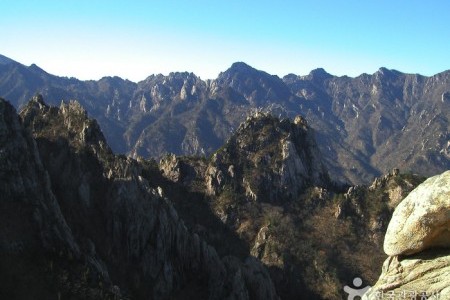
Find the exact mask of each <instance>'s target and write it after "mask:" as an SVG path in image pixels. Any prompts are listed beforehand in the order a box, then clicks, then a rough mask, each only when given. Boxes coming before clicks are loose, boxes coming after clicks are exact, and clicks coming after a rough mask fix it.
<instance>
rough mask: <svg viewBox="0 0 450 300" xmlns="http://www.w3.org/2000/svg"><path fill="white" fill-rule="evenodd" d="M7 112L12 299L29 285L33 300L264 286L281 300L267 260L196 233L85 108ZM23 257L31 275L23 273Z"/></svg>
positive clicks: (4, 146) (4, 145)
mask: <svg viewBox="0 0 450 300" xmlns="http://www.w3.org/2000/svg"><path fill="white" fill-rule="evenodd" d="M0 108H1V109H0V112H1V113H2V114H1V116H0V131H1V137H0V140H1V150H2V151H1V155H2V156H1V159H2V164H1V168H2V169H1V172H0V176H2V184H1V186H0V187H1V193H2V194H3V195H7V197H6V198H4V197H2V200H1V201H0V205H2V210H1V213H0V214H1V216H0V219H1V220H2V221H1V222H4V224H3V225H4V226H2V232H3V233H4V234H5V236H7V237H9V238H7V239H6V238H4V237H3V236H2V247H1V248H0V251H2V255H1V256H0V257H1V258H2V260H1V264H2V268H1V269H0V270H1V271H0V277H1V278H8V277H11V278H13V279H11V280H13V281H14V284H13V283H12V281H11V280H10V281H2V283H1V285H2V286H1V288H0V290H1V291H2V293H3V292H4V291H6V294H5V295H7V296H11V297H9V298H14V297H19V298H23V297H21V296H22V295H23V294H21V293H22V292H21V291H19V290H17V289H16V288H15V287H14V285H17V286H22V285H23V286H31V287H36V286H37V287H40V289H38V288H36V289H35V290H33V289H31V290H29V293H30V294H33V292H36V291H37V292H38V293H37V294H36V295H37V296H36V295H34V298H57V297H62V298H74V299H111V298H114V297H115V298H116V299H118V298H132V299H166V298H179V299H182V298H183V294H191V295H195V296H196V297H202V298H205V299H248V298H249V297H251V295H260V294H259V293H260V291H259V289H258V285H259V284H260V285H263V286H265V287H266V289H265V291H266V293H264V295H262V296H263V297H262V299H276V298H277V295H276V293H275V289H274V288H273V284H272V282H271V280H270V277H269V276H262V277H261V274H264V272H266V271H265V269H264V267H263V266H262V265H261V264H258V263H256V264H255V262H248V261H242V260H240V259H237V258H231V259H225V258H223V259H222V258H221V257H219V255H218V254H217V252H216V250H215V249H214V248H212V247H211V246H209V245H208V244H206V243H205V242H204V241H203V240H202V239H201V238H199V236H198V235H196V234H192V233H190V232H189V231H188V229H187V228H186V226H185V225H184V222H183V220H181V219H180V217H179V216H178V214H177V212H176V211H175V209H174V207H173V205H172V203H171V202H170V200H169V199H167V198H164V197H161V194H163V192H162V191H161V190H155V189H153V188H151V187H150V183H149V181H148V180H147V179H146V178H145V177H144V173H145V172H144V170H143V166H142V165H141V164H140V163H138V162H137V161H135V160H133V159H130V158H126V157H124V156H115V155H113V154H112V151H111V149H110V148H109V147H108V145H107V144H106V143H105V141H104V137H103V134H102V133H101V131H100V130H99V128H98V126H97V125H96V122H95V121H93V120H90V119H89V118H87V114H86V112H85V111H84V110H83V109H82V108H81V107H80V105H79V104H78V103H77V102H69V103H68V104H62V105H61V107H60V108H55V107H49V106H47V105H46V104H45V103H44V102H43V101H42V98H40V97H35V98H34V99H33V100H32V101H30V103H29V104H28V105H27V106H26V107H25V108H24V109H23V111H22V112H21V119H22V122H23V125H22V124H21V122H20V121H19V118H18V117H17V115H16V114H15V112H14V110H13V108H12V107H11V106H10V105H9V104H8V103H7V102H5V101H3V100H1V101H0ZM24 126H25V127H26V129H24ZM28 132H32V134H33V136H34V139H33V138H32V137H31V136H30V135H29V133H28ZM3 179H4V180H3ZM4 182H5V184H4ZM18 214H20V215H18ZM12 216H19V218H17V219H14V218H12ZM18 239H20V240H18ZM36 249H37V250H39V251H36ZM18 250H20V251H22V252H23V253H28V254H29V255H30V257H31V256H35V257H36V260H35V261H28V260H27V259H29V258H27V256H26V255H22V254H21V253H22V252H20V251H19V252H18ZM60 253H61V254H60ZM54 257H56V258H58V259H56V258H54ZM8 260H10V262H9V263H8ZM18 261H19V262H20V263H21V264H20V266H22V267H23V268H24V269H25V268H27V269H29V270H31V271H30V272H32V273H30V274H27V273H25V272H22V273H20V272H16V271H15V270H14V269H13V267H12V266H13V265H14V264H16V262H18ZM4 266H7V268H6V267H4ZM49 269H50V272H49ZM51 270H57V271H54V272H52V271H51ZM40 278H44V279H46V278H47V281H46V284H40V283H41V282H40V280H41V279H40ZM5 282H6V283H5ZM42 293H43V295H42ZM1 295H3V294H1Z"/></svg>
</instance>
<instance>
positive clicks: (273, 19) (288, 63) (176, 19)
mask: <svg viewBox="0 0 450 300" xmlns="http://www.w3.org/2000/svg"><path fill="white" fill-rule="evenodd" d="M0 12H1V18H0V37H1V39H0V54H2V55H5V56H7V57H9V58H11V59H14V60H16V61H18V62H20V63H22V64H25V65H30V64H32V63H35V64H37V65H38V66H39V67H41V68H43V69H44V70H46V71H47V72H49V73H51V74H55V75H59V76H67V77H76V78H79V79H82V80H88V79H95V80H97V79H99V78H101V77H103V76H120V77H122V78H124V79H129V80H132V81H140V80H143V79H145V78H146V77H147V76H149V75H151V74H158V73H161V74H165V75H167V74H168V73H169V72H174V71H188V72H194V73H195V74H196V75H198V76H200V77H201V78H202V79H214V78H216V77H217V75H218V74H219V73H220V72H221V71H225V70H226V69H227V68H229V67H230V66H231V64H232V63H233V62H237V61H243V62H246V63H247V64H249V65H251V66H253V67H254V68H256V69H260V70H264V71H266V72H268V73H270V74H275V75H278V76H280V77H281V76H284V75H287V74H289V73H294V74H298V75H306V74H308V73H309V72H310V71H311V70H313V69H316V68H319V67H321V68H324V69H325V70H326V71H328V72H329V73H331V74H334V75H340V76H341V75H348V76H358V75H360V74H362V73H369V74H372V73H374V72H376V70H378V69H379V68H380V67H387V68H389V69H396V70H399V71H402V72H406V73H420V74H423V75H433V74H436V73H439V72H442V71H444V70H447V69H450V17H449V12H450V1H448V0H433V1H425V0H420V1H418V0H296V1H291V0H285V1H283V0H281V1H274V0H272V1H267V0H259V1H254V0H239V1H238V0H227V1H214V0H208V1H204V0H189V1H187V0H185V1H182V0H178V1H175V0H163V1H158V0H155V1H150V0H147V1H133V0H128V1H116V0H108V1H104V0H90V1H85V0H77V1H72V0H64V1H61V0H58V1H54V0H39V1H37V0H34V1H33V0H29V1H24V0H2V1H1V2H0Z"/></svg>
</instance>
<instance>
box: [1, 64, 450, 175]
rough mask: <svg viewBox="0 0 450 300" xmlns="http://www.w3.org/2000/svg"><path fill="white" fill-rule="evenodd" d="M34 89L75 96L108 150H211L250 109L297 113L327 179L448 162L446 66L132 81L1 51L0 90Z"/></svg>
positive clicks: (22, 93)
mask: <svg viewBox="0 0 450 300" xmlns="http://www.w3.org/2000/svg"><path fill="white" fill-rule="evenodd" d="M36 93H40V94H42V95H43V96H44V98H45V99H46V101H47V102H48V103H49V104H51V105H59V104H60V103H61V101H62V100H69V99H77V100H78V101H79V102H80V104H81V105H82V106H83V107H84V108H86V110H87V111H88V113H89V115H90V116H92V117H94V118H95V119H97V121H98V122H99V124H100V126H101V128H102V130H103V133H104V135H105V137H106V140H107V141H108V143H109V144H110V145H111V148H112V149H113V151H114V152H116V153H124V154H127V155H129V156H131V157H139V156H141V157H144V158H149V157H154V158H157V159H159V158H161V157H163V156H164V155H165V154H166V153H174V154H176V155H202V156H206V157H207V156H209V155H211V154H212V153H213V152H214V151H216V150H217V149H219V148H220V147H221V146H222V145H223V144H224V143H225V142H226V141H227V140H228V139H229V138H230V137H231V135H232V133H233V132H234V131H235V130H236V129H237V128H238V126H239V124H240V123H241V122H243V121H244V120H245V119H246V118H247V117H248V116H249V115H252V114H253V113H255V112H258V111H259V112H270V113H271V114H272V115H275V116H276V117H279V118H290V119H291V120H293V119H294V118H295V117H296V116H298V115H301V116H303V117H304V118H305V119H306V121H307V122H308V124H309V126H310V127H311V129H312V130H314V132H315V138H316V140H317V145H318V149H319V151H320V152H321V153H322V156H323V159H324V163H325V164H326V165H327V168H328V172H329V174H330V176H331V177H332V178H334V179H335V180H337V181H340V182H342V183H349V184H362V183H365V184H367V183H370V182H371V181H372V180H373V179H374V178H375V177H376V176H380V175H382V174H385V173H387V172H388V171H389V170H391V169H392V168H399V169H401V170H402V172H413V173H418V174H421V175H423V176H431V175H434V174H437V173H440V172H442V171H444V170H447V169H449V168H450V125H449V117H450V71H445V72H442V73H439V74H436V75H434V76H430V77H426V76H422V75H419V74H404V73H401V72H399V71H395V70H388V69H386V68H380V69H379V70H378V71H377V72H375V73H374V74H371V75H370V74H361V75H360V76H358V77H355V78H351V77H347V76H341V77H337V76H333V75H331V74H328V73H327V72H326V71H325V70H323V69H316V70H313V71H311V73H310V74H309V75H306V76H298V75H294V74H289V75H287V76H285V77H283V78H279V77H278V76H274V75H270V74H268V73H266V72H263V71H260V70H256V69H254V68H252V67H250V66H248V65H247V64H245V63H242V62H239V63H234V64H233V65H232V66H231V67H230V68H229V69H228V70H226V71H224V72H222V73H220V74H219V76H218V77H217V78H216V79H214V80H202V79H200V78H199V77H197V76H196V75H195V74H192V73H187V72H184V73H170V74H169V75H168V76H164V75H160V74H159V75H151V76H149V77H148V78H146V79H145V80H143V81H140V82H138V83H134V82H131V81H128V80H123V79H121V78H119V77H104V78H102V79H100V80H98V81H94V80H89V81H81V80H78V79H75V78H67V77H58V76H54V75H51V74H49V73H47V72H45V71H44V70H42V69H41V68H39V67H38V66H36V65H34V64H33V65H31V66H24V65H22V64H20V63H18V62H15V61H13V60H11V59H9V58H7V57H4V56H1V57H0V96H1V97H3V98H5V99H8V100H9V101H10V102H11V103H12V104H13V105H14V106H15V107H16V108H17V109H19V108H21V107H23V106H24V104H25V103H26V102H27V101H28V100H29V99H30V98H31V97H32V96H33V95H34V94H36Z"/></svg>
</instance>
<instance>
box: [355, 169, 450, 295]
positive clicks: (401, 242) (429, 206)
mask: <svg viewBox="0 0 450 300" xmlns="http://www.w3.org/2000/svg"><path fill="white" fill-rule="evenodd" d="M384 251H385V252H386V254H388V255H389V257H388V258H387V259H386V261H385V262H384V264H383V269H382V273H381V275H380V278H379V279H378V282H377V283H376V284H375V286H374V287H372V288H371V289H370V290H369V291H368V292H367V293H366V294H365V295H364V297H363V300H375V299H442V300H443V299H450V171H446V172H444V173H443V174H441V175H437V176H434V177H431V178H429V179H428V180H426V181H425V182H424V183H422V184H421V185H419V186H418V187H417V188H416V189H415V190H413V191H412V192H411V193H410V194H409V195H408V196H407V197H406V198H405V199H404V200H403V201H402V202H401V203H400V204H399V205H398V207H397V208H396V209H395V211H394V214H393V216H392V219H391V222H390V223H389V226H388V229H387V232H386V237H385V240H384Z"/></svg>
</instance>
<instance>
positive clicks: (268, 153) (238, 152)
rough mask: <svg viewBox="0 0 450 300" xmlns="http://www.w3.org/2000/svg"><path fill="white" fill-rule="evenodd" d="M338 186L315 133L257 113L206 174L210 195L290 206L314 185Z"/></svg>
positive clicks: (298, 124) (302, 122) (217, 155)
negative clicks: (234, 192) (234, 194)
mask: <svg viewBox="0 0 450 300" xmlns="http://www.w3.org/2000/svg"><path fill="white" fill-rule="evenodd" d="M331 185H332V182H331V180H330V179H329V176H328V173H327V171H326V169H325V167H324V165H323V163H322V160H321V157H320V151H319V150H318V147H317V145H316V142H315V139H314V133H313V131H312V129H310V128H309V127H308V125H307V124H306V121H305V120H304V119H303V118H301V117H298V118H297V119H296V121H295V122H294V123H292V122H291V121H289V120H288V119H284V120H279V119H277V118H274V117H272V116H270V115H269V114H265V113H257V114H255V115H254V116H251V117H249V118H248V119H247V120H246V121H245V122H244V123H242V124H241V125H240V126H239V128H238V130H237V131H236V133H235V135H233V136H232V137H231V138H230V140H229V141H228V142H227V143H226V145H225V146H224V147H223V149H221V150H220V151H218V152H217V153H215V154H214V155H213V157H212V159H211V162H210V164H209V166H208V169H207V171H206V186H207V190H208V192H209V193H210V194H212V195H218V194H220V193H222V192H223V191H224V190H226V189H228V188H232V189H241V190H242V191H244V194H245V195H246V196H247V198H248V199H249V200H252V201H269V202H277V201H282V200H283V201H286V199H289V198H292V197H295V196H297V195H298V194H299V193H300V192H301V191H302V190H304V189H305V188H306V187H308V186H322V187H329V186H331Z"/></svg>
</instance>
